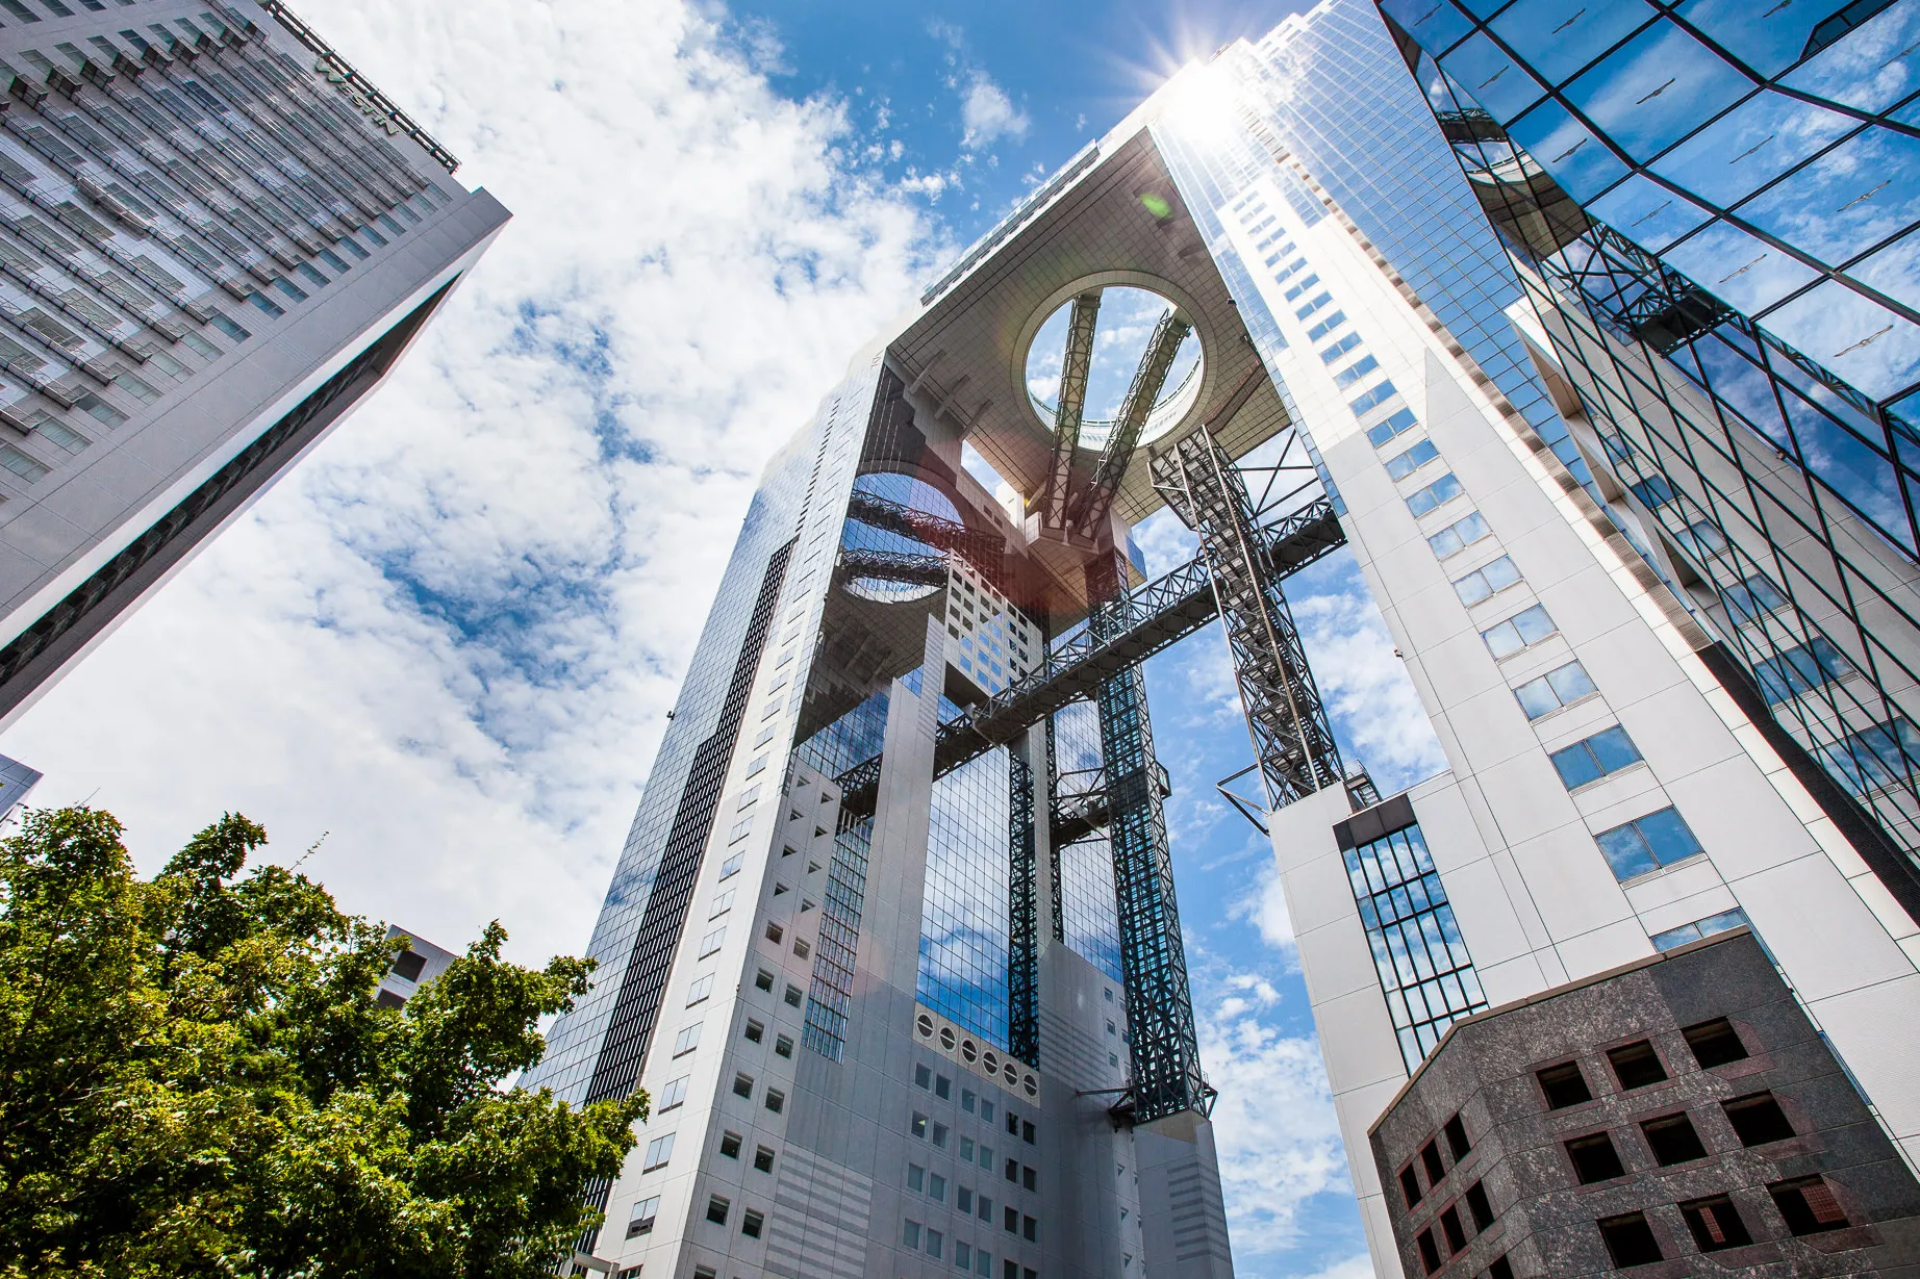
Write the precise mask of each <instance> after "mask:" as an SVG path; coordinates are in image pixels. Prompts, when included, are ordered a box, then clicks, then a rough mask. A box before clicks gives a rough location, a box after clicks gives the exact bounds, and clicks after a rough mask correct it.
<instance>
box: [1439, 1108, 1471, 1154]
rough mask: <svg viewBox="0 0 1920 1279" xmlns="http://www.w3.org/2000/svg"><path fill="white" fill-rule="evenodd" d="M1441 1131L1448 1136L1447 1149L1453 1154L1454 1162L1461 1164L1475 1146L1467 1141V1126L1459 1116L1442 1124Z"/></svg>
mask: <svg viewBox="0 0 1920 1279" xmlns="http://www.w3.org/2000/svg"><path fill="white" fill-rule="evenodd" d="M1440 1131H1441V1132H1442V1133H1443V1134H1444V1135H1445V1136H1446V1139H1447V1149H1448V1150H1449V1151H1451V1152H1452V1153H1453V1162H1455V1163H1459V1162H1460V1161H1461V1160H1462V1159H1465V1158H1466V1157H1467V1155H1468V1154H1469V1153H1471V1152H1472V1150H1473V1146H1472V1144H1471V1143H1469V1142H1468V1141H1467V1126H1466V1124H1464V1123H1462V1122H1461V1120H1460V1116H1459V1115H1455V1116H1454V1117H1453V1118H1451V1119H1449V1120H1447V1122H1446V1123H1444V1124H1442V1125H1441V1127H1440Z"/></svg>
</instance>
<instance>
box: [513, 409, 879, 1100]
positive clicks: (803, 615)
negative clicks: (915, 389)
mask: <svg viewBox="0 0 1920 1279" xmlns="http://www.w3.org/2000/svg"><path fill="white" fill-rule="evenodd" d="M877 381H878V375H877V374H876V373H873V372H871V371H869V372H864V373H861V374H859V375H857V376H855V377H852V378H849V379H848V380H847V381H846V382H844V383H842V384H841V385H840V386H839V387H837V388H836V389H835V390H834V392H833V394H832V395H831V396H830V397H829V398H828V400H827V401H826V403H825V404H824V405H823V406H822V409H821V413H820V416H819V417H818V418H817V419H816V421H815V427H814V435H813V438H812V440H811V441H810V443H811V445H812V447H802V448H795V449H791V450H789V451H788V452H786V453H785V454H783V455H782V462H781V464H780V465H778V466H777V467H775V468H773V469H772V470H771V471H770V472H769V473H768V475H767V477H766V479H765V481H764V483H762V485H761V487H760V490H759V492H757V493H755V494H754V497H753V501H752V503H751V504H750V505H749V506H748V508H747V516H746V520H745V521H744V522H743V524H742V525H741V528H740V536H739V540H738V541H737V542H736V543H735V544H734V548H733V556H732V558H731V559H730V560H729V561H728V562H727V568H726V571H725V573H724V574H723V575H722V576H721V579H720V585H719V589H718V591H717V592H716V595H715V598H714V603H713V607H712V609H711V611H709V612H708V614H707V620H706V623H705V625H704V626H703V628H702V630H701V632H700V640H699V642H698V644H697V645H696V646H695V648H694V652H693V659H692V661H691V662H689V663H688V666H687V675H686V680H685V682H684V683H683V684H682V685H681V687H680V696H679V699H678V700H677V701H676V702H675V704H674V714H673V719H672V720H671V722H669V723H668V725H667V730H666V733H665V735H664V736H663V737H662V739H661V742H660V750H659V753H658V754H657V755H656V756H655V757H654V761H653V767H652V769H651V771H650V772H649V773H648V775H647V784H646V787H645V789H644V790H643V791H642V792H641V796H640V804H639V806H638V809H637V810H636V811H635V813H634V817H633V824H632V826H631V827H630V828H629V829H628V832H627V839H626V844H625V847H624V848H623V849H622V850H621V854H620V861H619V864H618V865H617V866H616V867H615V869H614V873H613V880H612V882H611V883H610V884H609V885H608V888H607V896H606V899H605V901H604V902H602V904H601V907H600V915H599V918H598V920H597V921H596V922H595V924H594V930H593V938H592V940H591V942H590V943H589V944H588V949H587V953H588V954H589V955H591V956H592V957H593V958H594V960H595V961H597V962H598V964H599V965H600V966H599V968H598V970H597V971H596V972H595V973H594V985H593V989H592V990H591V991H590V992H588V993H587V994H586V995H585V996H583V997H582V998H581V999H580V1000H579V1002H578V1003H577V1004H576V1005H575V1006H574V1009H573V1011H572V1012H570V1013H564V1014H562V1015H561V1016H560V1018H559V1019H558V1020H557V1021H556V1022H555V1023H554V1026H553V1029H552V1030H550V1031H549V1032H548V1033H547V1052H546V1056H545V1057H544V1058H542V1059H541V1061H540V1063H539V1064H538V1065H537V1066H535V1067H534V1068H533V1070H532V1071H530V1072H529V1073H528V1077H527V1083H528V1085H529V1086H530V1087H549V1088H552V1089H553V1090H554V1092H555V1093H556V1094H558V1095H560V1096H561V1097H564V1098H566V1099H567V1100H568V1101H570V1102H573V1103H574V1104H578V1103H579V1102H580V1100H581V1099H582V1098H583V1097H584V1095H585V1091H586V1087H587V1084H588V1081H589V1080H590V1079H591V1078H592V1075H593V1069H594V1063H595V1061H596V1059H597V1058H598V1056H599V1052H600V1048H601V1045H602V1043H603V1041H604V1040H605V1038H606V1033H607V1025H608V1021H609V1018H610V1016H611V1014H612V1012H613V1007H614V1004H615V1002H616V1001H617V1000H618V998H619V995H620V988H621V985H622V983H623V981H624V980H625V976H626V972H627V964H628V961H629V960H630V959H631V957H632V953H633V947H634V937H635V934H636V933H638V932H639V930H640V925H641V922H642V920H643V919H644V917H645V915H646V910H647V903H648V901H649V900H650V898H651V895H652V890H653V881H654V876H655V873H656V872H657V871H658V870H659V867H660V857H661V854H662V852H663V850H664V849H665V847H666V842H667V836H668V833H669V832H670V831H671V829H672V826H673V821H674V816H675V814H676V813H677V812H678V811H679V809H680V805H681V803H682V800H683V798H684V797H685V791H686V787H687V779H688V775H689V773H690V772H691V769H692V765H693V758H694V754H695V752H696V751H697V750H698V749H699V748H700V744H701V742H702V741H703V740H704V739H705V738H706V737H707V736H708V735H709V734H711V733H712V732H713V730H714V727H715V724H716V722H717V721H718V719H719V715H720V708H721V703H722V701H723V700H724V698H725V696H726V691H727V684H728V682H729V681H730V680H731V678H732V676H733V673H734V667H735V663H736V661H737V659H738V657H739V654H740V648H741V642H742V639H743V638H744V636H745V634H746V630H747V624H748V621H749V619H750V618H751V615H752V612H753V607H754V603H755V598H756V596H757V593H758V591H759V588H760V583H761V580H762V577H763V575H764V573H765V570H766V566H767V563H768V560H769V558H770V557H771V556H772V555H773V553H774V551H775V550H776V549H777V548H778V547H779V546H781V545H782V544H783V543H785V542H787V541H788V540H790V539H792V538H793V536H794V530H795V529H796V527H798V528H799V529H800V530H801V539H802V540H801V542H800V545H799V548H798V549H797V551H796V552H795V556H794V559H795V560H796V561H797V564H798V567H797V568H796V569H795V570H794V573H795V576H794V578H793V579H792V581H791V582H790V583H789V588H788V590H787V591H785V592H784V593H783V598H782V600H781V605H780V612H779V614H778V616H777V618H776V621H775V625H774V628H773V630H772V632H771V633H770V634H769V637H768V640H767V651H768V652H770V653H773V654H775V656H774V658H773V660H774V661H776V662H777V661H778V660H779V656H778V655H780V654H783V653H786V652H793V653H796V654H798V655H799V656H797V657H796V659H795V662H794V665H796V666H798V665H802V664H804V662H805V653H806V651H807V648H808V646H809V645H810V642H811V640H812V638H813V636H814V633H815V628H816V627H817V625H818V621H817V618H816V612H815V609H816V605H815V604H814V602H813V601H815V600H817V599H818V598H819V595H820V594H821V593H823V592H824V589H825V588H824V586H819V587H817V588H816V589H815V591H814V592H812V593H805V592H802V591H800V590H799V589H798V588H797V584H798V582H799V575H801V574H804V573H806V572H807V570H808V566H809V565H811V566H812V567H813V568H814V570H815V571H816V574H817V572H818V570H819V568H821V567H822V566H823V565H825V564H827V563H830V562H831V557H832V555H833V554H834V549H835V547H836V545H837V543H838V535H839V532H840V524H841V519H840V514H841V512H840V508H839V507H838V505H837V504H829V503H826V502H820V503H816V504H814V505H813V506H812V507H809V506H808V505H807V498H808V495H809V492H810V491H818V492H822V493H825V492H831V491H833V490H834V482H833V481H834V475H835V473H836V472H837V473H838V474H839V475H841V476H844V475H845V474H846V473H847V471H848V470H850V469H851V468H852V467H854V466H855V465H857V464H858V461H859V443H860V440H861V438H862V437H863V436H864V433H865V425H866V420H867V413H868V409H869V408H870V406H871V405H872V403H873V398H874V391H875V387H876V385H877ZM810 481H812V482H813V483H811V484H810ZM795 678H796V679H798V678H802V676H801V675H799V674H796V676H795ZM775 722H776V723H777V724H779V725H786V724H789V723H790V722H791V721H790V720H788V719H785V718H781V719H779V720H777V721H775ZM763 731H764V730H763V729H760V730H755V732H756V735H757V734H758V733H759V732H763ZM776 731H779V729H778V728H776ZM787 731H791V729H788V730H787ZM746 733H747V729H746V728H745V727H743V728H742V730H741V736H742V740H741V741H740V742H739V743H738V745H737V747H736V751H737V750H738V749H740V748H745V749H749V750H751V749H754V747H753V746H752V745H751V743H752V742H753V741H754V740H755V739H754V738H751V737H747V736H746ZM762 749H764V746H763V747H762ZM746 847H747V844H746V843H745V842H743V843H741V844H740V845H739V846H737V847H734V848H730V849H728V850H726V856H725V863H726V864H732V865H737V864H738V862H739V861H740V860H742V857H743V851H744V849H745V848H746ZM755 847H756V849H757V850H759V851H760V852H764V851H765V845H755Z"/></svg>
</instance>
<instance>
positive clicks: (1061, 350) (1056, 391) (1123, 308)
mask: <svg viewBox="0 0 1920 1279" xmlns="http://www.w3.org/2000/svg"><path fill="white" fill-rule="evenodd" d="M1099 297H1100V308H1099V310H1098V311H1097V312H1096V313H1095V317H1094V327H1093V351H1092V355H1091V357H1090V358H1089V360H1088V363H1087V389H1086V399H1085V402H1084V406H1083V408H1082V409H1081V414H1080V447H1081V448H1083V449H1088V450H1092V451H1095V452H1097V451H1099V450H1100V449H1101V448H1103V447H1105V445H1106V443H1107V440H1108V439H1109V438H1110V437H1111V436H1112V434H1113V428H1114V426H1115V425H1116V424H1117V423H1118V421H1119V419H1120V413H1121V409H1122V407H1123V406H1124V405H1125V403H1126V399H1127V391H1128V389H1129V388H1131V387H1132V385H1133V381H1134V375H1135V374H1136V373H1137V372H1139V371H1140V369H1141V367H1142V363H1143V362H1144V361H1145V360H1146V359H1147V357H1148V355H1149V353H1150V349H1151V347H1152V345H1153V337H1154V333H1155V332H1156V330H1157V329H1158V328H1159V325H1160V321H1161V320H1162V319H1163V318H1164V317H1165V316H1166V315H1167V314H1168V313H1169V312H1170V311H1172V310H1173V309H1174V306H1173V303H1171V302H1169V301H1168V300H1167V299H1166V298H1163V297H1161V296H1160V295H1159V294H1158V293H1154V292H1152V291H1151V290H1148V289H1137V288H1134V287H1132V286H1130V285H1119V286H1115V287H1113V288H1108V289H1104V290H1101V291H1100V294H1099ZM1073 308H1074V300H1073V299H1069V300H1068V301H1067V302H1066V303H1065V304H1063V305H1062V306H1061V307H1060V309H1059V310H1057V311H1055V312H1054V313H1053V314H1052V315H1050V316H1048V317H1047V319H1046V322H1045V323H1043V324H1042V325H1041V326H1040V331H1039V332H1038V333H1036V334H1034V336H1033V345H1032V346H1031V347H1029V348H1028V350H1027V370H1026V376H1027V394H1028V396H1029V397H1030V398H1031V400H1032V402H1033V410H1034V412H1035V413H1037V414H1039V416H1040V421H1041V422H1042V423H1043V424H1045V425H1046V427H1047V428H1048V429H1049V430H1051V429H1053V428H1054V424H1055V422H1056V420H1057V419H1058V417H1059V413H1060V384H1061V381H1062V378H1063V375H1064V372H1065V369H1066V362H1067V346H1068V342H1069V340H1070V339H1071V338H1072V336H1073ZM1204 368H1205V356H1204V355H1203V354H1202V352H1201V350H1200V339H1199V337H1198V336H1197V335H1196V334H1193V333H1188V334H1187V335H1186V337H1184V338H1183V339H1182V340H1181V341H1180V344H1179V346H1178V347H1177V348H1176V349H1175V351H1174V353H1173V361H1172V363H1171V364H1170V365H1169V366H1168V367H1167V370H1166V373H1165V375H1164V377H1163V378H1162V380H1161V382H1160V391H1159V394H1158V395H1156V396H1155V397H1154V402H1153V407H1152V408H1151V409H1150V410H1149V411H1148V414H1147V421H1146V425H1145V427H1144V428H1143V429H1142V430H1141V432H1140V443H1142V444H1145V443H1147V442H1148V441H1149V440H1153V439H1156V438H1158V437H1159V436H1162V435H1164V434H1166V433H1167V431H1168V430H1169V429H1170V428H1172V427H1173V425H1174V424H1175V423H1176V422H1178V421H1180V419H1181V418H1183V417H1185V416H1186V415H1187V410H1189V409H1191V408H1192V407H1193V403H1194V401H1195V400H1196V399H1197V398H1198V397H1199V395H1200V376H1201V373H1202V371H1203V370H1204Z"/></svg>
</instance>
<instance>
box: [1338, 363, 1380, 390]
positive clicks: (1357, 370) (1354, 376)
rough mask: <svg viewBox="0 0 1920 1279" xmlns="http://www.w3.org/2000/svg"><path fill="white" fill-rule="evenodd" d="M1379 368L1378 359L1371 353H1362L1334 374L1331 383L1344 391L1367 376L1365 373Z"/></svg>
mask: <svg viewBox="0 0 1920 1279" xmlns="http://www.w3.org/2000/svg"><path fill="white" fill-rule="evenodd" d="M1379 368H1380V361H1378V360H1376V359H1374V358H1373V357H1372V356H1371V355H1363V356H1361V357H1360V358H1359V359H1357V360H1355V361H1354V362H1353V363H1352V364H1349V365H1348V366H1347V367H1346V368H1344V369H1341V370H1340V371H1339V372H1338V373H1336V374H1334V375H1333V384H1334V386H1336V387H1338V388H1339V389H1341V390H1343V391H1344V390H1346V389H1347V388H1348V387H1350V386H1352V385H1353V384H1354V383H1355V382H1358V381H1359V380H1360V379H1361V378H1363V377H1365V376H1367V374H1369V373H1373V372H1376V371H1378V369H1379Z"/></svg>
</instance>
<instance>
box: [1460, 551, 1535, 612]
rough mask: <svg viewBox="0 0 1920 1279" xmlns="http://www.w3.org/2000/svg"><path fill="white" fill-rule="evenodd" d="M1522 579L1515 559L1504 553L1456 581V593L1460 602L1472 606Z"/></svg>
mask: <svg viewBox="0 0 1920 1279" xmlns="http://www.w3.org/2000/svg"><path fill="white" fill-rule="evenodd" d="M1519 581H1520V570H1519V569H1517V568H1515V567H1514V566H1513V561H1512V560H1511V559H1509V558H1508V557H1507V556H1505V555H1502V556H1501V557H1500V558H1499V559H1497V560H1495V561H1493V563H1491V564H1488V565H1485V566H1484V567H1481V568H1477V569H1475V570H1473V572H1471V573H1469V574H1467V575H1466V576H1465V577H1462V578H1458V579H1456V580H1455V581H1454V584H1453V591H1454V594H1456V595H1458V596H1459V597H1460V602H1461V603H1462V604H1465V605H1467V606H1468V607H1469V608H1471V607H1472V606H1473V605H1475V604H1478V603H1480V601H1482V600H1484V599H1488V598H1490V597H1492V596H1494V595H1496V594H1498V593H1499V592H1501V591H1504V590H1506V589H1507V588H1508V587H1509V586H1513V585H1515V584H1516V583H1518V582H1519Z"/></svg>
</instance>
